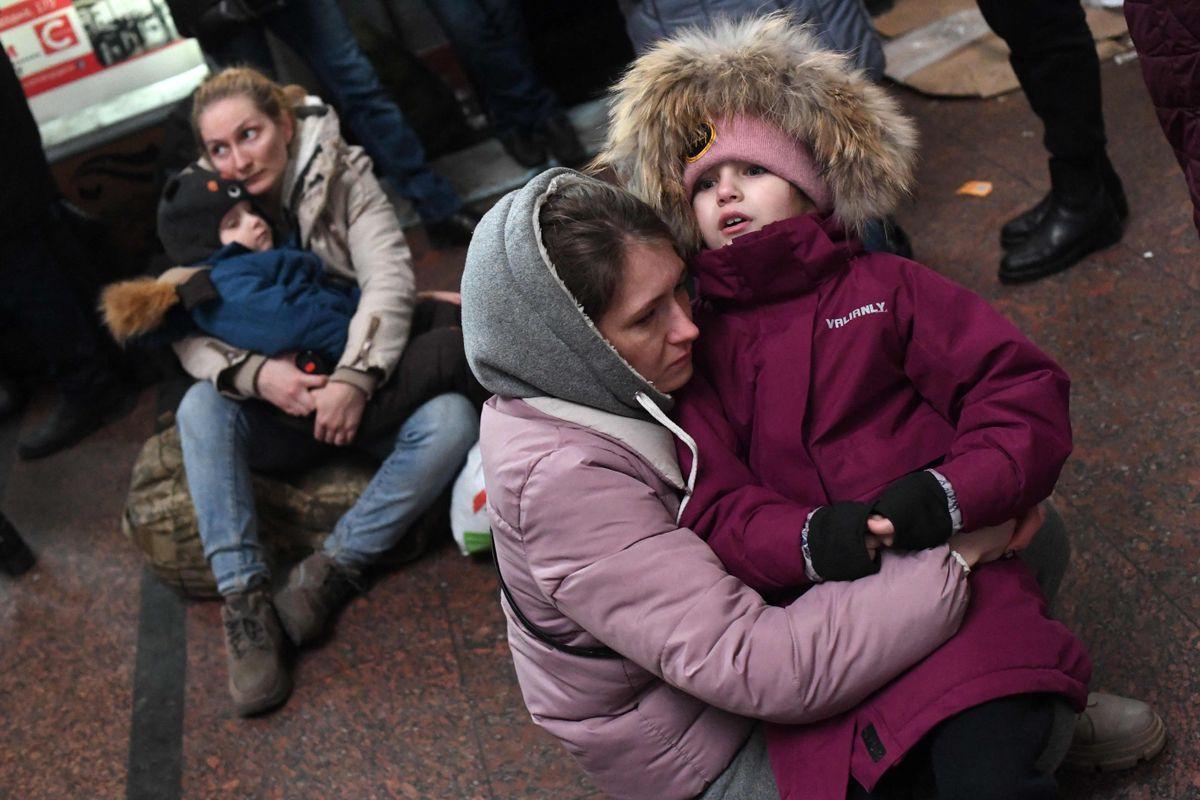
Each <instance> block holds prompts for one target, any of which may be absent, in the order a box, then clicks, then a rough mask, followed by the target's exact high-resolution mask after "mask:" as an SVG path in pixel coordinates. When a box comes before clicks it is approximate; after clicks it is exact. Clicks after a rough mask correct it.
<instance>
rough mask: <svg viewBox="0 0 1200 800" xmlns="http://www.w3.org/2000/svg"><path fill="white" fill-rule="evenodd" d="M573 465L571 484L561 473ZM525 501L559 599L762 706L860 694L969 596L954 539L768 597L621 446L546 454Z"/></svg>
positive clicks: (792, 711)
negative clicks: (680, 518) (683, 522)
mask: <svg viewBox="0 0 1200 800" xmlns="http://www.w3.org/2000/svg"><path fill="white" fill-rule="evenodd" d="M564 474H570V475H571V479H572V486H573V491H571V492H564V491H563V490H562V485H561V481H558V480H556V479H555V477H554V476H562V475H564ZM580 497H588V498H593V502H591V503H580V502H579V500H578V498H580ZM520 507H521V515H522V524H521V529H522V530H523V532H524V550H525V553H526V555H527V556H528V559H529V561H528V563H529V566H530V569H531V571H532V573H533V576H534V578H535V579H536V581H537V583H538V586H539V588H540V589H541V591H542V592H543V594H544V595H545V596H546V597H547V598H548V599H549V600H550V601H551V602H552V603H553V604H554V605H555V606H556V607H557V609H558V610H559V611H560V612H561V613H563V614H565V615H566V616H567V617H568V618H570V619H571V620H574V621H575V622H576V623H577V624H578V625H580V626H581V627H583V628H584V629H585V630H586V631H588V632H589V633H590V634H591V635H593V636H594V637H596V638H597V639H598V640H600V641H601V642H603V643H604V644H606V645H608V646H609V647H611V648H613V649H614V650H616V651H617V652H619V653H621V654H622V655H624V656H625V657H627V658H629V659H630V660H632V661H634V662H636V663H637V664H638V665H640V666H641V667H643V668H644V669H646V670H648V671H650V672H652V673H654V674H655V675H658V676H659V677H661V678H662V679H663V680H665V681H667V682H668V683H670V684H672V685H674V686H676V687H677V688H679V689H681V690H682V691H684V692H687V693H689V694H691V695H694V696H695V697H698V698H700V699H701V700H703V701H705V702H706V703H709V704H711V705H714V706H717V707H719V708H723V709H726V710H728V711H731V712H734V713H738V714H742V715H745V716H750V717H755V718H758V719H766V720H771V721H776V722H785V723H804V722H811V721H814V720H817V719H822V718H825V717H828V716H830V715H832V714H835V713H838V712H840V711H842V710H845V709H847V708H851V707H853V706H854V705H855V704H856V703H858V702H859V701H861V700H862V699H863V698H864V697H866V696H867V695H868V694H870V693H871V692H873V691H875V690H876V689H878V688H879V687H881V686H883V685H884V684H886V683H887V682H888V681H889V680H891V679H892V678H893V677H895V676H896V675H898V674H900V673H901V672H902V671H904V670H905V669H907V668H908V667H910V666H911V665H912V664H914V663H916V662H917V661H918V660H920V659H921V658H924V657H925V656H926V655H928V654H929V653H930V652H932V651H933V650H934V649H935V648H936V647H937V646H938V645H940V644H941V643H942V642H944V641H945V640H946V639H948V638H949V637H950V636H951V635H952V634H953V633H954V632H955V631H956V630H957V629H958V626H959V624H960V622H961V620H962V616H963V614H964V613H965V611H966V607H967V599H968V591H969V590H968V587H967V582H966V580H965V576H964V574H963V570H962V568H961V566H959V564H958V562H957V561H955V560H954V559H953V558H952V557H951V556H950V551H949V549H948V548H947V547H945V546H943V547H939V548H935V549H932V550H927V551H923V552H921V553H914V554H888V555H886V556H885V557H884V561H883V568H882V569H881V571H880V572H879V573H878V574H877V575H873V576H871V577H868V578H864V579H861V580H859V581H855V582H854V583H852V584H822V585H818V586H816V587H814V588H812V589H810V590H809V591H808V592H807V593H805V594H804V595H803V596H802V597H801V598H800V599H799V600H797V601H796V602H794V603H792V604H791V605H790V606H788V607H785V608H780V607H776V606H770V605H767V604H766V603H765V602H764V601H763V600H762V598H761V596H760V595H759V594H758V593H757V592H755V591H753V590H752V589H750V588H749V587H747V586H746V585H745V584H743V583H742V582H741V581H739V580H737V579H736V578H734V577H733V576H731V575H729V573H728V572H726V570H725V569H724V567H722V565H721V563H720V561H719V560H718V559H717V557H716V556H715V555H714V554H713V552H712V550H711V549H709V547H708V546H707V545H706V544H705V543H704V542H703V541H701V540H700V539H699V538H698V537H697V536H696V535H695V534H694V533H693V532H692V531H690V530H688V529H686V528H680V527H678V526H677V525H676V523H675V521H674V519H673V518H672V515H671V513H670V512H669V510H668V509H667V508H665V507H664V506H663V504H662V503H661V501H660V500H659V499H658V497H657V496H656V495H655V493H654V492H652V491H650V490H649V489H648V487H647V486H646V484H645V478H644V476H640V475H637V474H635V470H634V468H633V467H632V466H631V465H630V462H629V461H628V460H626V459H623V458H621V457H620V456H618V455H616V454H613V457H612V460H611V462H608V463H601V462H598V460H597V458H596V457H595V456H594V454H590V455H587V454H581V453H578V452H575V451H573V450H572V449H571V448H564V449H562V450H559V451H558V452H555V453H552V454H550V455H548V456H546V457H545V458H543V459H542V460H541V461H539V463H538V464H537V465H536V466H535V467H534V468H533V469H532V470H531V472H530V475H529V477H528V479H527V481H526V483H525V486H524V488H523V491H522V494H521V502H520ZM568 531H569V532H570V540H569V541H564V532H568ZM568 549H569V551H568Z"/></svg>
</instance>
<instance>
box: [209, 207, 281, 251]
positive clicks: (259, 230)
mask: <svg viewBox="0 0 1200 800" xmlns="http://www.w3.org/2000/svg"><path fill="white" fill-rule="evenodd" d="M218 235H219V236H220V237H221V244H230V243H231V242H237V243H238V244H240V245H242V246H243V247H245V248H247V249H249V250H254V251H256V252H262V251H263V250H270V249H271V246H272V245H273V244H274V240H273V239H272V237H271V226H270V225H268V224H267V221H266V220H265V219H263V218H262V217H260V216H258V215H257V214H255V213H254V211H253V209H251V208H250V201H249V200H242V201H241V202H239V203H238V204H237V205H235V206H234V207H233V208H231V209H229V210H228V211H226V212H225V216H223V217H221V224H220V225H219V227H218Z"/></svg>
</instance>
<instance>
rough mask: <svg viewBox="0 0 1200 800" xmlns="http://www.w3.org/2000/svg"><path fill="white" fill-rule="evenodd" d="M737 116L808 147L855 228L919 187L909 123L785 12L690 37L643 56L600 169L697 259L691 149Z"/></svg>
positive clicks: (615, 96) (616, 100) (628, 80)
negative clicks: (689, 189)
mask: <svg viewBox="0 0 1200 800" xmlns="http://www.w3.org/2000/svg"><path fill="white" fill-rule="evenodd" d="M739 114H741V115H747V116H757V117H761V118H764V119H766V120H768V121H770V122H772V123H774V124H775V125H777V126H779V127H780V128H781V129H782V130H783V131H784V132H785V133H787V134H790V135H791V136H794V137H795V138H796V139H798V140H799V141H802V142H804V143H806V144H807V145H808V146H809V148H810V149H811V151H812V153H813V157H814V159H815V161H816V163H817V166H818V169H819V170H820V171H821V174H822V176H823V177H824V179H825V181H826V182H827V183H828V185H829V187H830V189H831V190H832V192H833V198H834V213H835V214H836V215H837V216H838V217H839V218H840V219H841V220H842V221H843V222H844V223H845V224H846V225H847V227H850V228H853V229H860V228H861V226H862V225H863V223H865V222H866V221H867V220H870V219H872V218H875V217H882V216H886V215H887V214H889V213H891V212H892V211H894V210H895V208H896V206H897V204H898V203H899V202H900V200H901V199H902V198H903V197H904V196H905V195H906V194H907V193H908V192H909V190H910V187H911V185H912V180H913V166H914V161H915V156H916V141H917V134H916V128H915V126H914V125H913V122H912V120H910V119H909V118H908V117H906V116H905V115H904V114H903V113H902V112H901V111H900V108H899V105H898V104H897V102H896V101H895V99H894V98H892V97H891V96H890V95H889V94H888V93H887V92H886V91H884V90H883V89H881V88H880V87H879V86H876V85H875V84H874V83H873V82H872V81H871V80H870V78H868V77H867V76H866V74H865V73H863V72H861V71H860V70H856V69H853V68H851V67H850V65H849V61H848V59H847V58H846V57H845V56H844V55H842V54H840V53H835V52H832V51H830V50H826V49H824V48H822V47H821V45H820V44H819V43H818V41H817V39H816V37H815V36H813V35H812V34H811V33H809V32H808V31H807V30H806V28H805V26H802V25H799V24H797V23H796V22H795V21H794V19H793V18H792V17H791V16H790V15H788V14H786V13H782V12H781V13H774V14H769V15H766V16H762V17H755V18H749V19H746V20H742V21H736V22H735V21H729V20H721V21H718V22H717V23H716V24H715V25H713V27H711V28H708V29H697V28H689V29H685V30H684V31H682V32H681V33H678V34H676V35H675V36H673V37H671V38H669V39H665V40H663V41H661V42H659V43H657V44H656V45H655V46H654V47H652V48H651V49H650V50H648V51H646V53H645V54H643V55H642V56H641V57H639V58H638V59H637V60H636V61H634V62H633V65H632V66H631V67H630V68H629V70H628V71H627V72H626V73H625V75H624V76H623V77H622V78H621V80H620V81H618V82H617V83H616V84H615V85H614V86H613V88H612V92H611V103H610V107H609V126H608V138H607V140H606V142H605V144H604V147H603V149H602V150H601V151H600V154H599V155H598V156H596V159H595V161H593V162H592V168H594V169H602V168H604V167H611V168H612V169H613V171H614V172H616V174H617V177H618V178H619V179H620V181H621V182H622V183H623V185H624V186H625V188H627V189H628V190H629V191H631V192H633V193H634V194H635V195H637V196H638V197H640V198H641V199H642V200H644V201H646V202H647V203H649V204H650V205H651V206H652V207H654V208H655V210H657V211H658V212H659V213H660V214H661V215H662V216H663V217H664V218H665V219H666V221H667V223H668V224H669V225H670V226H671V229H672V230H673V231H674V232H675V235H676V236H677V237H678V238H679V241H680V243H681V244H683V245H684V247H685V248H687V249H688V250H691V251H695V250H697V249H699V248H700V246H701V239H700V232H699V229H698V228H697V227H696V223H695V218H694V216H693V213H692V205H691V197H689V196H688V195H687V193H686V190H685V188H684V184H683V172H684V167H685V166H686V163H685V153H686V152H687V151H688V148H689V145H691V144H692V142H693V141H694V138H695V135H696V131H697V129H698V128H699V126H700V125H701V124H702V123H704V122H706V121H710V120H714V119H719V118H724V117H730V116H734V115H739Z"/></svg>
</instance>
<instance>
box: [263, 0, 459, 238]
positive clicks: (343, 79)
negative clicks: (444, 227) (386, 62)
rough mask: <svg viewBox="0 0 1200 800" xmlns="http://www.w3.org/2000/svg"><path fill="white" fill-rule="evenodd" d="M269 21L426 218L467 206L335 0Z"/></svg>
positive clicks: (306, 0)
mask: <svg viewBox="0 0 1200 800" xmlns="http://www.w3.org/2000/svg"><path fill="white" fill-rule="evenodd" d="M263 22H264V23H265V24H266V25H267V27H268V28H269V29H270V30H271V32H272V33H274V34H275V35H276V36H278V37H279V38H280V39H281V40H282V41H283V42H284V43H285V44H286V45H288V46H289V47H291V48H292V49H293V50H294V51H295V52H296V53H297V54H298V55H299V56H300V57H301V58H303V59H304V61H305V63H307V64H308V66H309V67H310V68H311V69H312V71H313V74H314V75H315V76H316V78H317V80H318V81H320V82H321V87H322V90H323V91H324V92H325V93H326V95H327V99H328V100H330V101H331V102H332V103H333V104H334V105H335V106H336V107H337V108H338V110H339V112H340V113H341V114H342V116H343V118H344V121H345V124H346V125H347V126H348V127H349V128H350V130H351V131H353V132H354V135H355V136H356V137H357V138H358V141H359V142H360V143H361V144H362V146H363V149H365V150H366V151H367V153H368V154H369V155H370V156H371V159H372V160H373V161H374V162H375V167H376V168H377V169H378V170H379V172H380V174H382V175H383V176H384V177H385V178H386V179H387V180H389V181H390V182H391V184H392V186H393V188H394V189H395V190H396V191H397V192H399V193H400V194H401V195H402V196H403V197H405V198H407V199H408V200H409V201H411V202H412V204H413V207H414V208H415V209H416V211H417V213H418V214H419V215H420V217H421V219H422V220H423V221H424V222H425V223H438V222H443V221H445V220H448V219H450V218H452V217H454V216H455V215H456V214H458V213H459V212H461V211H462V199H461V198H459V196H458V194H457V193H456V192H455V191H454V187H452V186H451V185H450V182H449V181H448V180H446V179H445V178H444V177H442V176H441V175H438V174H437V173H435V172H433V171H432V170H430V169H429V167H428V166H427V165H426V163H425V148H424V147H423V146H422V145H421V140H420V139H419V138H418V137H417V134H416V132H415V131H414V130H413V129H412V127H411V126H410V125H409V124H408V122H407V121H406V120H405V119H404V115H403V114H402V113H400V109H399V108H398V107H397V106H396V104H395V103H394V102H393V101H392V100H391V98H389V97H388V95H387V93H386V92H385V91H384V88H383V85H382V84H381V83H380V82H379V76H378V75H377V74H376V73H375V68H374V67H373V66H372V65H371V62H370V61H369V60H368V59H367V57H366V55H365V54H364V53H363V51H362V49H361V48H360V47H359V46H358V42H357V41H356V40H355V38H354V32H353V31H351V30H350V24H349V23H348V22H347V21H346V17H345V15H344V14H343V13H342V11H341V9H340V8H339V7H338V5H337V3H336V2H334V0H293V2H290V3H288V5H287V7H286V8H284V9H281V10H279V11H276V12H274V13H272V14H269V15H268V16H266V17H264V18H263Z"/></svg>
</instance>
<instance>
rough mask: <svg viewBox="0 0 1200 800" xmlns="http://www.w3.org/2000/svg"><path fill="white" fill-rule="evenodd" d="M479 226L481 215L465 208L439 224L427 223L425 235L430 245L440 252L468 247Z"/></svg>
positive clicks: (438, 222)
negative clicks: (446, 249)
mask: <svg viewBox="0 0 1200 800" xmlns="http://www.w3.org/2000/svg"><path fill="white" fill-rule="evenodd" d="M478 224H479V215H478V214H476V213H475V212H474V211H468V210H467V209H465V208H464V209H463V210H462V211H459V212H458V213H457V214H451V215H450V216H449V217H446V218H445V219H441V220H438V221H437V222H426V223H425V235H426V236H428V237H429V243H430V244H432V245H433V246H434V247H436V248H437V249H439V250H443V249H445V248H447V247H466V246H467V245H469V244H470V243H471V236H472V235H473V234H474V233H475V226H476V225H478Z"/></svg>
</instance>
